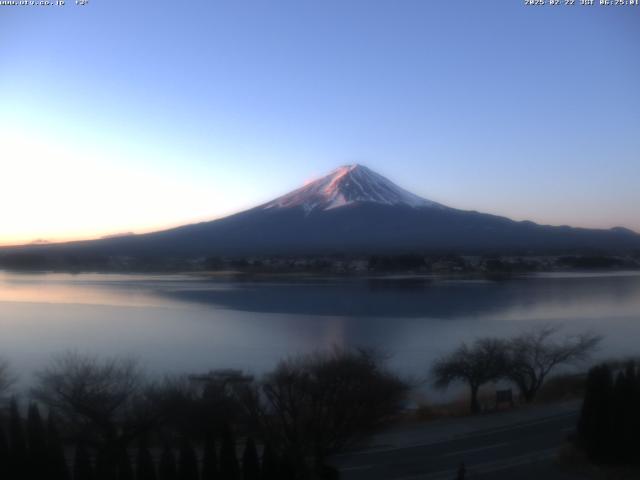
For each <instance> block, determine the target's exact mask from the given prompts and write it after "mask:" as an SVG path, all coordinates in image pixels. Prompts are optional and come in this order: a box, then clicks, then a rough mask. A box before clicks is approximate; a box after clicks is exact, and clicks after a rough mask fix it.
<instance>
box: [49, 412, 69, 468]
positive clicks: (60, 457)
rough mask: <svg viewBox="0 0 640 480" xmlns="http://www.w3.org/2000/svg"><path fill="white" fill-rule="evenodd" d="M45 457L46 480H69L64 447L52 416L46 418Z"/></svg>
mask: <svg viewBox="0 0 640 480" xmlns="http://www.w3.org/2000/svg"><path fill="white" fill-rule="evenodd" d="M47 452H48V454H47V457H48V462H47V463H48V467H49V474H48V475H47V480H69V468H68V466H67V460H66V458H65V456H64V445H63V444H62V440H61V439H60V435H59V433H58V428H57V427H56V421H55V418H54V416H53V415H52V414H51V413H49V417H48V418H47Z"/></svg>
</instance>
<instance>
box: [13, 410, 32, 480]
mask: <svg viewBox="0 0 640 480" xmlns="http://www.w3.org/2000/svg"><path fill="white" fill-rule="evenodd" d="M9 455H10V460H9V478H15V479H18V478H27V477H28V473H29V471H28V462H27V445H26V442H25V438H24V431H23V428H22V418H21V417H20V409H19V407H18V402H17V401H16V399H15V398H13V399H12V400H11V406H10V409H9Z"/></svg>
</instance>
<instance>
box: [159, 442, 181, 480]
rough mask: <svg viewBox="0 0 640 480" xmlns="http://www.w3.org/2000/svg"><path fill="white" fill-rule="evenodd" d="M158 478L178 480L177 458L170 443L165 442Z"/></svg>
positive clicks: (161, 479)
mask: <svg viewBox="0 0 640 480" xmlns="http://www.w3.org/2000/svg"><path fill="white" fill-rule="evenodd" d="M158 478H159V479H160V480H177V479H178V470H177V468H176V458H175V456H174V455H173V450H172V449H171V447H170V446H169V444H165V446H164V448H163V449H162V454H161V455H160V465H159V468H158Z"/></svg>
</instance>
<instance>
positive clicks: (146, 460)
mask: <svg viewBox="0 0 640 480" xmlns="http://www.w3.org/2000/svg"><path fill="white" fill-rule="evenodd" d="M156 478H157V477H156V467H155V465H154V463H153V457H152V456H151V452H150V451H149V447H148V446H147V439H146V438H143V439H142V440H140V444H139V445H138V456H137V458H136V480H156Z"/></svg>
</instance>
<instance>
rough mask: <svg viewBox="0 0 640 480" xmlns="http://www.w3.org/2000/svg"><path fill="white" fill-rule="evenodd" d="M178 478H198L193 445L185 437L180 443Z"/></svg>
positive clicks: (195, 479)
mask: <svg viewBox="0 0 640 480" xmlns="http://www.w3.org/2000/svg"><path fill="white" fill-rule="evenodd" d="M178 478H179V479H180V480H198V458H197V457H196V452H195V450H194V449H193V445H192V444H191V442H190V441H189V440H188V439H186V438H183V439H182V442H181V444H180V456H179V460H178Z"/></svg>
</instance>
